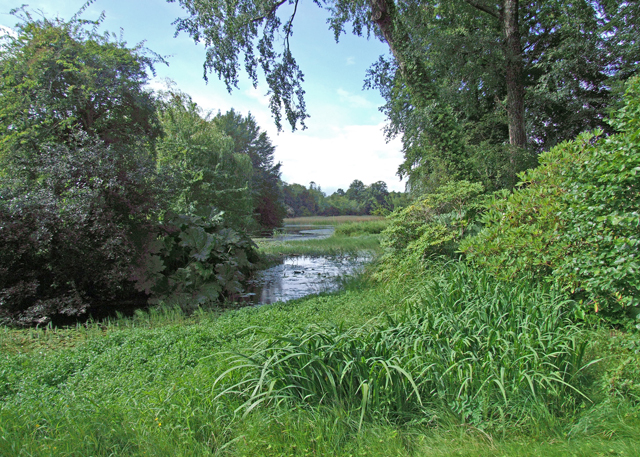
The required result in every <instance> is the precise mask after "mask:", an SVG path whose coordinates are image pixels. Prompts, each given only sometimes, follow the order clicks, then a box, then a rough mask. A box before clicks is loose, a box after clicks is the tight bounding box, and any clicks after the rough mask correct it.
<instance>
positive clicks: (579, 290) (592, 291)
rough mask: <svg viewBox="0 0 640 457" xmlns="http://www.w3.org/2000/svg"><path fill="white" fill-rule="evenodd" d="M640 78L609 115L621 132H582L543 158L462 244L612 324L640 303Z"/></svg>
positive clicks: (492, 265)
mask: <svg viewBox="0 0 640 457" xmlns="http://www.w3.org/2000/svg"><path fill="white" fill-rule="evenodd" d="M639 119H640V78H635V79H634V80H632V81H630V83H629V86H628V91H627V94H626V96H625V106H624V108H622V109H621V110H620V111H619V112H618V113H617V114H616V115H615V116H614V117H613V119H612V120H611V121H610V122H611V124H612V125H613V126H614V127H615V128H616V129H617V130H618V131H619V133H617V134H615V135H611V136H610V137H607V138H601V139H599V140H597V141H596V138H597V135H598V132H596V133H585V134H582V135H580V136H579V137H578V138H577V139H576V140H575V141H571V142H565V143H562V144H560V145H558V146H556V147H555V148H553V149H552V150H550V151H549V152H547V153H545V154H542V155H541V156H540V166H539V167H538V168H536V169H534V170H531V171H528V172H526V173H524V174H522V175H520V178H521V180H522V183H521V187H520V189H518V190H516V191H515V192H514V193H513V194H511V195H508V196H503V198H497V199H495V200H494V202H493V204H491V205H489V208H488V210H487V212H486V213H485V214H484V216H483V217H482V219H481V222H483V223H484V224H485V228H484V229H483V231H482V232H481V233H480V234H479V235H478V236H476V237H473V238H469V239H467V240H466V241H465V242H464V243H463V244H462V246H461V250H462V251H463V252H465V253H466V254H467V256H468V258H469V259H471V260H472V261H474V262H475V263H476V264H478V265H481V266H483V267H486V268H489V269H490V270H491V271H492V272H493V273H494V274H496V275H498V276H499V277H505V278H513V277H516V276H518V275H520V274H523V273H525V272H528V271H532V272H534V273H535V274H537V275H538V276H539V277H546V278H547V279H548V280H549V281H553V282H554V283H555V284H556V285H558V287H560V288H561V289H562V290H565V291H567V292H568V293H571V294H574V296H575V297H576V298H580V299H582V301H583V303H584V304H585V306H587V305H588V307H589V308H591V309H593V310H594V311H595V312H597V313H598V312H600V313H602V315H604V316H605V317H606V318H607V319H608V320H609V321H610V322H612V323H622V322H626V321H627V319H628V318H629V317H635V315H636V314H637V313H638V309H639V305H640V275H639V274H638V272H639V270H640V264H639V263H638V248H639V247H640V244H639V235H640V230H639V228H640V216H639V211H638V208H640V147H639V146H640V121H639Z"/></svg>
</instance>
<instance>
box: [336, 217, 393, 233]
mask: <svg viewBox="0 0 640 457" xmlns="http://www.w3.org/2000/svg"><path fill="white" fill-rule="evenodd" d="M388 225H389V221H388V220H386V219H381V220H378V221H363V222H348V223H346V224H340V225H338V226H337V227H336V228H335V234H336V235H342V236H360V235H377V234H379V233H381V232H382V231H383V230H384V229H385V228H387V226H388Z"/></svg>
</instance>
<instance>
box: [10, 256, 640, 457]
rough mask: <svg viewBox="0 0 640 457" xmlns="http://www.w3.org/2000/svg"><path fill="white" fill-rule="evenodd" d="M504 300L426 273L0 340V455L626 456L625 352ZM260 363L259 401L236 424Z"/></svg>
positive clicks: (637, 345)
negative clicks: (286, 298) (268, 301)
mask: <svg viewBox="0 0 640 457" xmlns="http://www.w3.org/2000/svg"><path fill="white" fill-rule="evenodd" d="M512 286H513V287H507V286H506V285H504V286H501V285H500V284H499V283H497V282H496V281H493V280H492V278H490V277H484V276H482V275H481V274H480V273H479V272H474V271H456V270H455V268H453V267H451V265H449V266H446V265H443V264H435V265H434V266H433V268H432V269H430V270H428V271H423V272H422V273H419V272H417V271H415V270H414V271H413V274H411V275H408V274H404V273H402V272H400V273H399V274H398V276H397V277H396V278H392V279H389V280H387V281H384V282H383V281H380V282H376V283H370V282H368V280H367V279H366V278H365V277H358V278H355V279H353V280H351V281H350V282H348V283H347V284H346V286H345V289H344V290H343V291H342V292H340V293H338V294H321V295H318V296H313V297H310V298H307V299H302V300H297V301H293V302H287V303H279V304H275V305H270V306H263V307H252V308H243V309H234V310H227V311H221V310H200V311H198V312H196V313H194V314H192V315H185V314H184V313H182V312H181V311H179V310H175V309H154V310H151V311H149V312H142V311H140V312H138V313H136V315H135V316H133V317H131V318H120V319H112V320H109V321H105V322H90V323H87V324H86V325H82V326H76V327H73V328H65V329H55V328H38V329H26V330H16V329H9V328H3V329H0V455H2V456H31V455H35V456H41V455H46V456H49V455H51V456H85V455H93V456H166V455H176V456H213V455H217V456H254V455H255V456H290V455H294V456H304V455H315V456H319V455H336V456H349V455H351V456H365V455H366V456H470V457H471V456H473V457H475V456H478V457H480V456H483V457H484V456H514V457H515V456H532V457H533V456H552V457H553V456H567V455H571V456H573V455H575V456H585V457H586V456H599V455H601V456H605V455H606V456H611V455H618V456H634V457H635V456H637V449H639V448H640V407H639V405H640V398H637V393H638V390H637V389H638V386H639V385H640V383H639V379H640V376H639V373H638V372H639V370H640V368H638V367H640V351H638V349H640V337H638V335H636V334H632V333H625V332H620V331H617V332H614V333H612V332H611V331H609V330H590V329H587V328H579V327H576V326H574V325H573V324H572V323H571V320H570V319H569V317H570V312H571V308H570V306H569V304H566V303H561V302H558V301H554V300H557V298H556V299H554V297H553V296H552V294H550V293H549V292H548V291H546V290H545V289H544V288H540V286H537V285H535V284H532V283H522V284H517V285H512ZM529 310H530V312H529ZM386 315H388V316H390V318H387V317H386ZM284 335H288V336H289V338H288V339H283V336H284ZM304 341H306V343H304V344H300V343H301V342H304ZM574 341H575V342H576V343H578V344H577V345H576V344H574V343H573V342H574ZM582 341H589V342H590V346H589V348H588V349H587V351H586V353H585V355H584V357H583V359H582V361H580V360H579V357H577V356H579V355H580V352H581V349H580V343H581V342H582ZM296 348H297V349H304V350H305V351H306V353H304V354H306V355H304V354H303V352H302V351H298V352H295V353H291V355H292V357H290V358H289V359H288V360H290V362H287V361H285V360H284V357H281V355H279V354H282V351H283V350H289V349H296ZM354 351H358V354H359V356H358V357H356V356H355V354H356V353H355V352H354ZM230 354H236V357H237V354H246V355H248V356H250V357H251V358H252V359H253V361H249V363H248V365H250V366H248V367H245V368H238V367H237V365H236V364H235V362H234V360H237V359H234V357H231V356H230ZM295 354H298V355H295ZM300 354H303V355H300ZM341 354H342V355H341ZM270 355H274V356H277V357H280V358H279V359H278V360H279V362H278V364H279V368H278V370H280V374H277V373H276V372H277V371H278V370H275V369H272V368H270V367H269V365H265V364H264V362H265V361H268V358H267V359H266V360H265V356H266V357H269V356H270ZM331 355H335V357H333V356H331ZM325 356H326V357H325ZM304 357H307V360H310V361H312V363H311V364H310V365H309V366H305V362H304ZM322 357H324V358H322ZM363 357H364V360H363ZM394 357H395V358H396V359H394ZM601 358H604V360H603V361H601V362H599V363H596V364H593V365H591V366H588V367H586V368H585V369H582V370H581V371H579V368H580V367H581V366H584V365H586V364H587V363H588V361H590V360H595V359H601ZM242 360H243V361H244V363H245V364H247V360H249V359H245V358H242ZM273 360H275V359H272V361H273ZM349 360H352V361H353V362H354V363H353V366H352V365H349V366H347V365H348V363H349ZM260 361H262V366H263V367H264V366H266V367H267V370H266V372H265V373H266V374H265V376H269V380H270V381H274V380H275V384H274V385H273V386H274V390H273V391H272V392H273V394H272V395H270V396H267V395H263V397H261V398H265V401H264V402H263V403H261V404H259V405H256V407H255V408H254V409H252V410H251V411H249V412H247V406H248V405H250V403H247V400H250V399H251V396H252V392H253V390H251V391H250V390H247V388H246V387H251V386H254V387H256V386H257V383H256V382H255V374H252V373H255V366H253V365H251V364H252V363H254V362H255V363H257V362H260ZM320 362H322V364H324V367H325V368H322V367H323V365H322V364H320ZM382 362H384V363H385V364H386V368H385V365H384V364H383V363H382ZM287 364H288V365H287ZM314 364H315V365H314ZM394 365H395V366H397V367H400V368H403V369H404V370H405V371H406V373H407V374H408V375H410V376H411V379H412V380H413V381H414V383H415V385H416V388H417V390H418V392H417V394H416V393H415V391H414V387H413V385H412V384H411V383H410V382H407V380H408V376H406V375H404V374H403V373H401V372H400V371H399V370H397V369H395V368H393V366H394ZM313 367H316V368H318V370H319V369H325V370H326V373H327V374H330V375H333V379H334V381H336V386H339V389H342V390H341V391H340V392H339V393H338V395H334V394H333V393H328V392H330V391H331V390H332V389H333V387H331V383H330V382H329V383H327V382H326V381H324V379H316V380H315V381H314V380H313V370H312V368H313ZM503 368H504V370H502V369H503ZM229 370H231V371H229ZM340 370H342V371H340ZM394 370H395V373H394ZM447 370H448V371H447ZM469 370H471V371H469ZM503 371H504V374H502V373H503ZM225 372H227V374H225V375H223V373H225ZM422 372H424V373H422ZM318 373H322V372H321V371H318ZM336 373H340V375H339V376H338V375H336ZM421 373H422V374H421ZM387 374H389V377H387ZM470 374H472V376H470ZM343 375H344V376H343ZM287 376H288V378H287ZM527 376H529V378H531V379H533V381H534V387H533V389H531V387H530V383H529V381H528V378H527ZM536 376H537V377H536ZM252 377H253V379H254V381H251V379H252ZM543 377H547V378H548V379H547V380H545V379H543ZM321 378H322V376H321ZM327 378H328V376H327ZM341 378H342V379H341ZM279 379H281V380H284V379H289V380H290V381H291V382H295V383H298V387H295V388H291V389H288V388H287V386H288V385H289V384H285V383H284V381H279ZM385 379H390V381H389V382H391V383H392V384H389V382H387V381H386V380H385ZM554 379H558V380H563V381H564V382H566V383H567V384H568V386H566V389H565V390H564V391H563V387H562V383H560V382H559V381H554ZM243 380H244V381H247V380H249V381H250V382H248V383H245V384H241V383H242V381H243ZM466 380H470V381H466ZM216 381H217V382H216ZM364 381H366V383H367V384H368V385H369V390H368V392H369V393H368V394H364V391H363V388H362V386H363V383H364ZM538 381H539V382H540V383H541V385H542V386H543V387H544V386H546V387H545V388H539V386H540V385H537V384H536V382H538ZM547 381H550V382H547ZM252 382H253V384H252ZM279 382H280V384H278V383H279ZM303 383H304V384H303ZM376 383H378V385H377V387H376ZM385 383H386V384H385ZM321 384H322V385H323V386H324V387H322V386H321ZM262 385H263V386H268V385H269V382H263V383H262ZM291 385H293V384H291ZM500 385H502V388H501V387H500ZM234 386H236V387H235V389H231V390H235V391H237V392H238V393H231V391H230V390H229V388H233V387H234ZM243 386H244V387H243ZM385 386H386V388H385ZM573 388H575V389H577V390H580V391H581V392H582V393H584V394H585V395H586V396H587V397H589V399H590V401H587V400H583V397H582V396H581V395H580V394H578V393H577V392H575V391H574V389H573ZM225 389H226V390H227V393H226V394H223V392H224V391H225ZM349 389H351V390H349ZM394 389H399V391H402V392H404V393H405V395H403V396H399V397H398V398H397V399H399V400H401V401H402V402H404V404H398V403H397V402H396V401H395V399H394V397H393V396H391V395H390V394H391V392H393V390H394ZM403 389H404V390H403ZM503 389H504V390H505V393H506V400H505V399H504V395H503V393H502V390H503ZM287 390H288V391H287ZM294 390H295V391H297V393H295V395H294V394H293V392H294ZM261 392H265V390H261V388H259V389H258V391H257V394H256V395H259V394H260V393H261ZM278 392H280V394H278ZM301 392H306V394H304V393H303V394H302V395H303V396H305V397H306V398H305V400H300V396H301ZM349 392H351V393H350V394H349ZM375 392H377V393H376V394H375V395H374V393H375ZM278 395H279V397H278ZM367 395H368V396H367ZM418 395H419V396H420V400H421V401H418ZM536 396H538V397H539V402H538V401H536V398H535V397H536ZM365 397H366V398H367V400H366V405H365V406H366V407H365V408H363V404H364V403H363V398H365ZM278 400H279V401H278ZM421 403H422V404H421ZM363 410H364V413H363ZM474 411H476V412H477V414H476V416H477V417H476V416H474ZM245 413H246V414H245Z"/></svg>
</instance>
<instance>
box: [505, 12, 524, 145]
mask: <svg viewBox="0 0 640 457" xmlns="http://www.w3.org/2000/svg"><path fill="white" fill-rule="evenodd" d="M501 20H502V28H503V30H504V35H505V42H504V45H505V64H506V83H507V115H508V118H509V143H510V144H511V145H512V146H518V147H525V146H526V144H527V132H526V130H525V124H524V84H523V80H522V74H523V62H522V48H521V45H520V28H519V24H518V0H504V4H503V8H502V11H501Z"/></svg>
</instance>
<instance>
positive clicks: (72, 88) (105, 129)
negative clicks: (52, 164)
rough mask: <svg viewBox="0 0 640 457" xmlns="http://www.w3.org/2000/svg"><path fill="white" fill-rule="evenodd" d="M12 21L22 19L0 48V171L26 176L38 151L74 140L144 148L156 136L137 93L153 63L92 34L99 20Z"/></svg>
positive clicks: (142, 95)
mask: <svg viewBox="0 0 640 457" xmlns="http://www.w3.org/2000/svg"><path fill="white" fill-rule="evenodd" d="M14 14H16V15H18V17H19V18H21V19H22V22H21V23H20V24H18V25H17V36H16V37H6V38H5V41H4V42H3V44H2V46H1V47H0V74H1V75H2V76H1V77H0V93H1V94H2V104H1V105H0V159H1V160H2V161H3V163H4V166H6V165H7V163H12V164H13V165H12V172H20V171H22V170H25V171H28V164H29V162H30V161H31V160H32V159H34V157H35V156H37V154H38V151H39V150H40V148H41V147H42V146H43V145H45V144H48V143H56V144H68V145H70V144H72V143H73V142H74V141H75V138H76V135H77V133H78V132H86V133H88V134H90V135H95V136H97V137H99V138H100V139H101V140H102V141H104V142H105V144H131V143H133V142H136V141H150V140H153V139H154V138H155V137H156V136H157V135H158V134H159V132H160V130H159V126H158V123H157V119H156V117H155V102H154V99H153V96H152V94H151V92H149V91H148V90H146V89H145V87H144V86H145V84H146V83H147V81H148V75H147V73H146V70H147V69H151V70H152V71H153V65H154V63H157V62H158V58H157V57H156V56H154V55H151V56H149V55H148V54H149V53H146V52H145V50H144V49H143V48H142V47H141V46H140V45H138V46H136V47H134V48H128V47H127V46H126V43H125V42H124V41H122V40H116V41H112V38H113V37H112V36H110V35H108V34H105V35H99V34H97V33H96V32H95V28H96V27H97V26H99V25H100V23H101V20H102V18H101V19H99V20H98V21H94V22H91V21H85V20H80V19H78V17H77V15H76V17H74V18H73V19H72V20H70V21H68V22H64V21H63V20H61V19H56V20H53V21H51V20H48V19H42V20H34V19H33V18H32V17H31V15H30V13H28V12H27V11H26V10H24V9H19V10H14ZM87 25H90V26H93V28H92V29H91V30H87V28H86V26H87ZM7 161H9V162H7Z"/></svg>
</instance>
